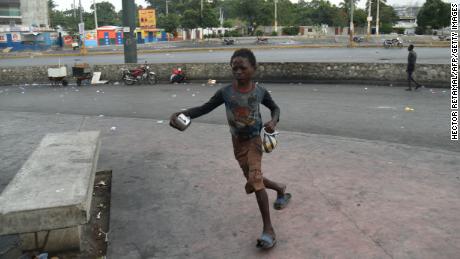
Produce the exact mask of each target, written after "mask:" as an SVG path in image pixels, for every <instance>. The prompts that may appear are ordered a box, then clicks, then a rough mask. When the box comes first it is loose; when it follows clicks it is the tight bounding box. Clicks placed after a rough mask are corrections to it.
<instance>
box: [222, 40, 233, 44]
mask: <svg viewBox="0 0 460 259" xmlns="http://www.w3.org/2000/svg"><path fill="white" fill-rule="evenodd" d="M222 44H223V45H233V44H235V40H233V39H223V40H222Z"/></svg>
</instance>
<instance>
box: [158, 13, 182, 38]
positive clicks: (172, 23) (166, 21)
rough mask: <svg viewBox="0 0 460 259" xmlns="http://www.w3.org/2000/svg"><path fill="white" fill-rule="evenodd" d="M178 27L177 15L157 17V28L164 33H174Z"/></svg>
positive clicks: (178, 19) (178, 18)
mask: <svg viewBox="0 0 460 259" xmlns="http://www.w3.org/2000/svg"><path fill="white" fill-rule="evenodd" d="M179 25H180V17H179V15H177V14H169V15H163V14H162V15H160V16H159V17H158V27H160V28H163V29H165V31H166V32H169V33H175V32H176V30H177V27H179Z"/></svg>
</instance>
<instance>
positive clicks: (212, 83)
mask: <svg viewBox="0 0 460 259" xmlns="http://www.w3.org/2000/svg"><path fill="white" fill-rule="evenodd" d="M216 82H217V80H215V79H209V80H208V85H215V84H216Z"/></svg>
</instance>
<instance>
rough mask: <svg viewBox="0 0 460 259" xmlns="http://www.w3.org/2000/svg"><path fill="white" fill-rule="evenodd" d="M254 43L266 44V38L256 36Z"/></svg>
mask: <svg viewBox="0 0 460 259" xmlns="http://www.w3.org/2000/svg"><path fill="white" fill-rule="evenodd" d="M255 43H256V44H268V39H267V38H262V37H257V40H256V42H255Z"/></svg>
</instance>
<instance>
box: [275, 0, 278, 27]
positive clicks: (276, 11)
mask: <svg viewBox="0 0 460 259" xmlns="http://www.w3.org/2000/svg"><path fill="white" fill-rule="evenodd" d="M275 32H276V35H278V0H275Z"/></svg>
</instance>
